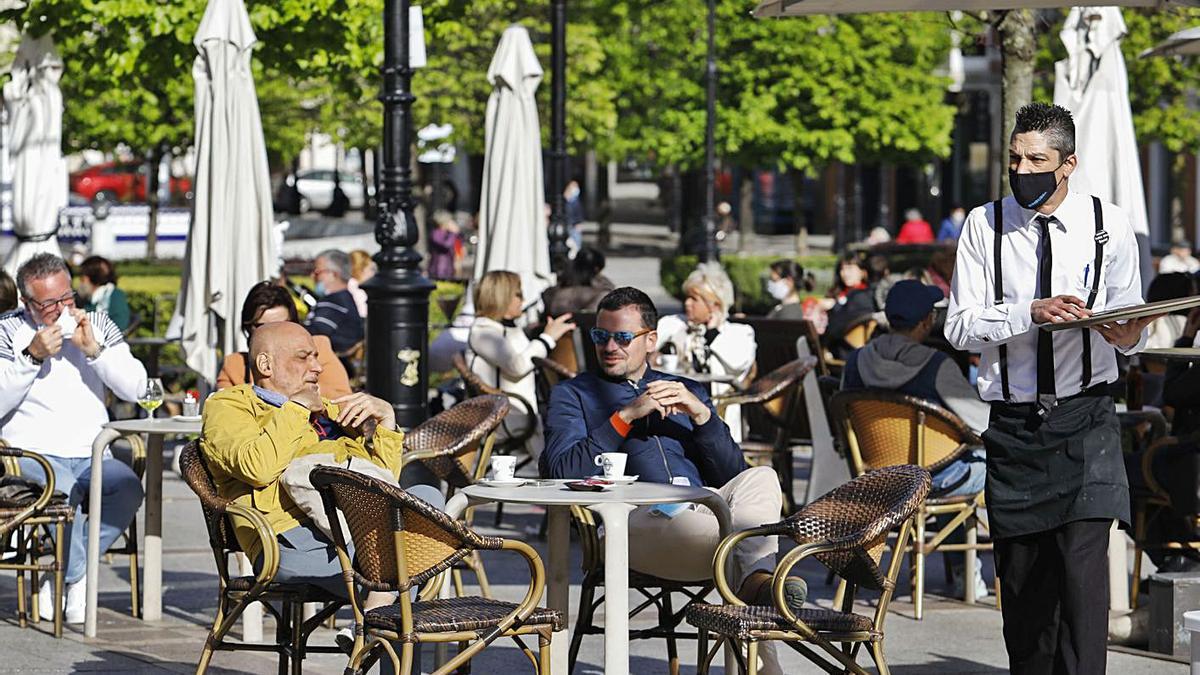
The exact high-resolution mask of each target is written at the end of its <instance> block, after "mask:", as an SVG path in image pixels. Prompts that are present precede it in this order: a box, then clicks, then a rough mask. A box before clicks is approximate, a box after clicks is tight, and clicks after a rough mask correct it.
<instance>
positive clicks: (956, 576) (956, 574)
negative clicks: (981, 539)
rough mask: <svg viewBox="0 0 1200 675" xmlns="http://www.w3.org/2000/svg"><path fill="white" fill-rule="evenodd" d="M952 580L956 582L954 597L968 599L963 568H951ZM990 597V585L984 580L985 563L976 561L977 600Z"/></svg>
mask: <svg viewBox="0 0 1200 675" xmlns="http://www.w3.org/2000/svg"><path fill="white" fill-rule="evenodd" d="M950 578H951V580H953V582H954V597H956V598H963V597H966V595H967V591H966V588H965V587H964V586H963V571H962V568H961V567H956V568H951V570H950ZM987 596H988V585H987V582H985V581H984V580H983V561H981V560H980V559H978V558H976V559H975V599H976V600H982V599H984V598H986V597H987Z"/></svg>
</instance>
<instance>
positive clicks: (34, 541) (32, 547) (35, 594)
mask: <svg viewBox="0 0 1200 675" xmlns="http://www.w3.org/2000/svg"><path fill="white" fill-rule="evenodd" d="M58 531H59V530H58V529H57V528H55V532H58ZM29 536H30V540H29V549H28V551H29V559H30V560H31V561H33V562H34V563H35V564H34V565H33V566H32V567H33V569H31V570H29V599H30V602H31V607H32V611H31V612H29V620H30V621H31V622H32V623H34V624H37V623H40V622H41V620H42V612H41V610H39V609H38V607H39V605H40V603H39V602H38V599H39V596H40V595H41V585H42V584H41V580H40V579H38V569H37V564H36V563H37V560H38V558H39V557H40V556H41V553H42V547H41V545H39V544H38V528H36V527H35V528H33V529H32V531H31V532H30V533H29ZM57 560H60V561H61V560H62V558H57ZM60 600H61V599H60Z"/></svg>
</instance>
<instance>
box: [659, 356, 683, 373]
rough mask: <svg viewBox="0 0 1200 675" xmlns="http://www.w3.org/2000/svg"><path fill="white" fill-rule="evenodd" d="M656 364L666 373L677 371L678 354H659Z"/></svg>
mask: <svg viewBox="0 0 1200 675" xmlns="http://www.w3.org/2000/svg"><path fill="white" fill-rule="evenodd" d="M658 365H660V366H661V367H662V369H663V370H665V371H667V372H668V373H674V372H678V371H679V355H678V354H660V355H659V357H658Z"/></svg>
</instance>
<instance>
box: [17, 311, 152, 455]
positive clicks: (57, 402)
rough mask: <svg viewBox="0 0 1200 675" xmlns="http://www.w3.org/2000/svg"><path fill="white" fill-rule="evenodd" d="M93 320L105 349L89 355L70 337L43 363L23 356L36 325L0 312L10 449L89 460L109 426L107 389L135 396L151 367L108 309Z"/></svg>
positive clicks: (93, 315)
mask: <svg viewBox="0 0 1200 675" xmlns="http://www.w3.org/2000/svg"><path fill="white" fill-rule="evenodd" d="M88 320H89V321H90V322H91V324H92V330H93V331H94V335H95V336H96V340H97V341H99V342H100V343H101V344H103V345H104V347H105V348H104V350H103V351H102V352H101V353H100V355H99V356H97V357H96V358H95V359H94V360H93V359H89V358H87V357H86V356H85V355H84V354H83V352H82V351H80V349H79V348H78V347H76V346H75V344H74V343H73V342H71V341H70V339H66V338H64V339H63V345H62V349H61V350H60V351H59V353H58V354H56V355H55V356H52V357H50V358H48V359H46V360H45V361H44V362H43V363H42V364H41V365H38V364H37V363H34V362H33V361H32V360H31V359H30V358H29V357H27V356H25V355H24V354H22V353H21V352H22V351H23V350H24V349H25V348H26V347H28V346H29V344H30V343H31V342H32V341H33V338H34V335H35V334H36V333H37V331H38V326H36V325H35V324H34V323H33V319H32V318H31V317H30V316H29V315H28V314H27V313H26V312H25V311H24V310H23V309H21V310H17V311H15V312H11V313H8V314H4V315H0V438H3V439H4V440H5V441H7V442H8V443H9V444H10V445H13V446H15V447H19V448H25V449H28V450H34V451H36V452H40V453H43V454H47V455H54V456H57V457H89V456H91V448H92V441H93V440H95V438H96V435H97V434H99V433H100V427H101V426H102V425H104V424H105V423H107V422H108V421H109V420H108V411H107V410H106V409H105V406H104V392H105V389H111V390H112V392H113V393H114V394H115V395H116V396H117V397H118V398H121V399H123V400H126V401H133V400H135V399H136V398H137V390H138V385H139V384H140V383H141V381H142V380H144V379H146V369H145V368H144V367H143V366H142V364H141V362H140V361H138V360H137V359H135V358H134V357H133V354H131V353H130V351H129V345H127V344H126V343H125V339H124V337H123V336H122V334H121V330H120V329H119V328H117V326H116V324H114V323H113V322H112V320H111V319H109V318H108V315H107V314H105V313H104V312H89V313H88Z"/></svg>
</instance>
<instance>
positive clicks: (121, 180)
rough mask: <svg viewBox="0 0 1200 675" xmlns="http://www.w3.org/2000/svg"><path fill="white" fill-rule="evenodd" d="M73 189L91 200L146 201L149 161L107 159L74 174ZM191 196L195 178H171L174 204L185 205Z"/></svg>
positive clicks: (95, 201) (71, 179)
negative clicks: (108, 160) (109, 160)
mask: <svg viewBox="0 0 1200 675" xmlns="http://www.w3.org/2000/svg"><path fill="white" fill-rule="evenodd" d="M70 185H71V192H74V193H76V194H78V195H79V196H81V197H83V198H84V199H86V200H88V201H89V202H91V203H93V204H95V203H97V202H102V201H107V202H131V201H132V202H143V203H144V202H145V201H146V164H145V163H144V162H105V163H104V164H96V165H94V166H89V167H86V168H84V169H80V170H79V171H76V172H75V173H73V174H71V177H70ZM191 198H192V180H191V179H190V178H188V177H185V176H172V177H171V203H172V204H182V203H186V202H187V201H188V200H190V199H191Z"/></svg>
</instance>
